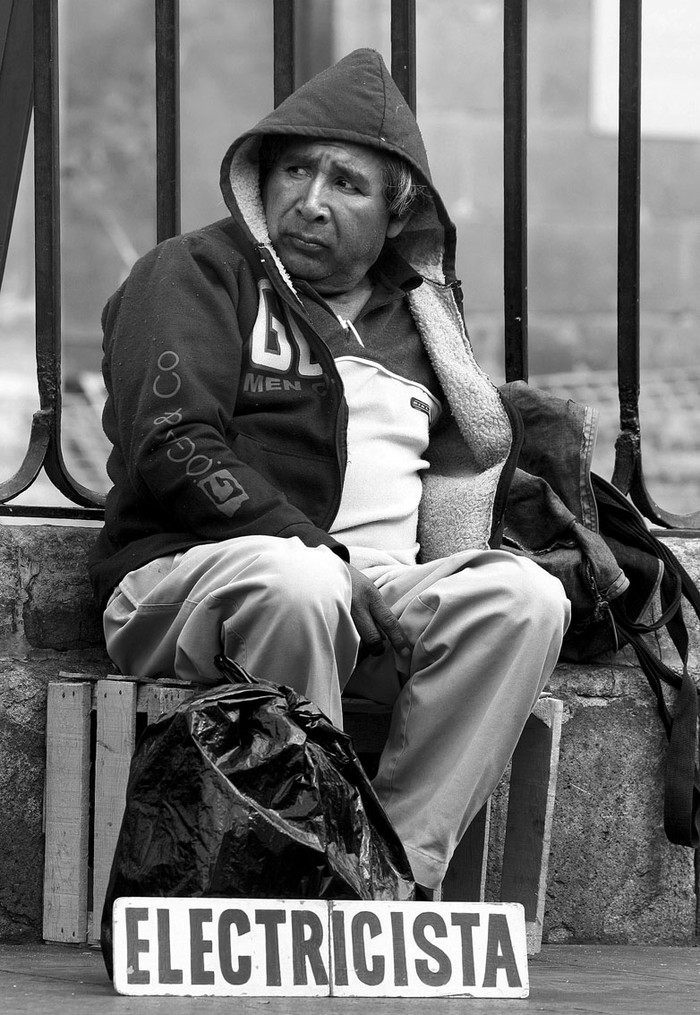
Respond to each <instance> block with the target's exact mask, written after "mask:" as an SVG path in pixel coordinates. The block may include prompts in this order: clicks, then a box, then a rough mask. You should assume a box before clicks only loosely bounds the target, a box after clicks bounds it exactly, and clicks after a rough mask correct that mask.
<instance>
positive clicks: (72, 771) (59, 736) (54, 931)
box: [43, 681, 92, 942]
mask: <svg viewBox="0 0 700 1015" xmlns="http://www.w3.org/2000/svg"><path fill="white" fill-rule="evenodd" d="M91 705H92V688H91V686H90V684H88V683H83V684H76V683H67V682H59V681H56V682H52V683H49V686H48V695H47V715H46V781H45V825H44V828H45V859H44V913H43V935H44V939H45V940H46V941H71V942H82V941H85V939H86V937H87V902H88V900H87V884H88V848H89V841H88V834H89V805H90V710H91Z"/></svg>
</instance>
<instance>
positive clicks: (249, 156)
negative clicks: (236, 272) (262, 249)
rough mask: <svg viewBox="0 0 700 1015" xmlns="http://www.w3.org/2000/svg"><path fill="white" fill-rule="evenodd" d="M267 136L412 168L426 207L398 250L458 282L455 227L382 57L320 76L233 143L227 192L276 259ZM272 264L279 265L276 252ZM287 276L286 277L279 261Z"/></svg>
mask: <svg viewBox="0 0 700 1015" xmlns="http://www.w3.org/2000/svg"><path fill="white" fill-rule="evenodd" d="M265 135H287V136H297V137H313V138H321V139H323V138H328V139H333V140H337V141H348V142H351V143H353V144H363V145H367V146H368V147H370V148H375V149H378V150H379V151H383V152H387V153H390V154H392V155H397V156H399V157H400V158H402V159H404V160H405V161H406V162H408V163H409V164H410V165H411V166H412V168H413V170H414V171H415V173H416V176H417V177H418V179H419V181H420V182H421V183H422V184H423V185H424V187H425V189H426V200H425V201H423V202H421V204H420V207H419V208H418V209H417V210H416V212H415V213H414V214H413V215H412V216H411V218H410V220H409V222H408V223H407V225H406V226H405V227H404V229H403V231H402V232H401V234H400V235H399V236H398V238H397V239H396V240H394V241H392V242H393V245H394V247H395V249H396V250H397V251H398V253H400V254H401V255H402V257H404V258H405V259H406V260H407V261H408V262H409V263H410V264H411V265H412V266H413V268H414V269H415V270H416V271H417V272H418V273H419V274H421V275H423V276H424V277H425V278H428V279H431V280H432V281H435V282H437V283H438V284H443V285H444V284H449V283H451V282H453V281H454V278H455V274H454V252H455V227H454V225H453V223H452V222H451V220H450V218H449V216H448V214H447V211H446V209H445V206H444V204H443V202H442V199H441V198H440V195H439V194H438V193H437V191H436V190H435V188H434V186H433V183H432V180H431V176H430V168H429V166H428V158H427V155H426V152H425V146H424V144H423V139H422V137H421V133H420V130H419V128H418V124H417V123H416V119H415V117H414V115H413V113H412V112H411V109H410V107H409V106H408V105H407V103H406V101H405V99H404V98H403V96H402V95H401V92H400V91H399V89H398V87H397V86H396V84H395V82H394V80H393V78H392V77H391V75H390V74H389V71H388V70H387V67H386V65H385V63H384V61H383V59H382V57H381V56H380V54H379V53H377V52H376V51H375V50H372V49H358V50H355V51H354V52H352V53H350V54H349V55H348V56H346V57H344V58H343V59H342V60H340V61H339V62H338V63H336V64H334V65H333V66H332V67H329V68H328V69H327V70H324V71H322V72H321V73H320V74H317V75H316V76H315V77H313V78H312V79H311V80H310V81H307V82H306V84H304V85H302V86H301V87H300V88H298V89H297V90H296V91H295V92H294V93H293V94H292V95H290V96H289V98H287V99H285V101H284V102H282V103H281V104H280V105H279V106H278V107H277V108H276V109H275V110H274V111H273V112H272V113H270V114H269V115H268V116H266V117H264V118H263V119H262V120H260V122H259V123H258V124H257V125H256V126H255V127H253V128H252V129H251V130H248V131H246V132H245V133H244V134H242V135H241V136H240V137H239V138H238V139H237V140H236V141H234V142H233V144H232V145H231V147H230V148H229V150H228V151H227V153H226V155H225V157H224V161H223V164H222V167H221V190H222V193H223V195H224V200H225V201H226V205H227V207H228V209H229V211H230V212H231V214H232V215H233V217H234V219H235V220H236V221H238V222H239V224H242V225H243V227H244V229H246V230H247V231H248V232H249V233H250V234H251V237H252V242H253V243H254V244H256V245H260V244H262V245H264V246H266V247H268V248H270V250H271V251H272V248H271V247H270V239H269V235H268V231H267V223H266V221H265V215H264V212H263V207H262V199H261V196H260V185H259V167H258V154H259V150H260V144H261V141H262V139H263V137H264V136H265ZM272 256H273V258H274V259H275V260H277V258H276V255H275V254H274V251H272ZM277 265H278V267H279V268H280V271H281V273H282V275H283V276H284V277H285V278H287V275H286V273H285V271H284V269H283V268H282V266H281V264H280V263H279V261H277Z"/></svg>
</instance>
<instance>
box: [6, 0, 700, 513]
mask: <svg viewBox="0 0 700 1015" xmlns="http://www.w3.org/2000/svg"><path fill="white" fill-rule="evenodd" d="M298 8H299V3H298V2H297V3H295V0H273V28H274V31H273V54H274V60H273V65H274V101H275V103H276V104H278V103H279V102H281V101H282V100H283V99H284V98H285V97H286V96H287V95H288V94H289V93H290V92H291V91H292V90H293V88H294V84H295V36H296V32H295V27H296V25H295V22H296V19H297V15H298ZM57 10H58V0H33V3H31V2H29V0H0V136H1V137H2V138H3V149H4V155H3V159H2V160H1V161H0V281H1V280H2V271H3V268H4V264H5V258H6V254H7V247H8V243H9V237H10V230H11V226H12V217H13V211H14V206H15V201H16V196H17V190H18V187H19V178H20V172H21V168H22V164H23V160H24V152H25V148H26V142H27V137H28V130H29V123H30V116H31V113H32V111H33V117H34V151H35V157H34V187H35V266H36V362H37V385H38V392H39V410H38V411H37V412H36V413H35V414H34V417H33V420H32V424H31V432H30V435H29V444H28V449H27V452H26V455H25V458H24V461H23V462H22V464H21V466H20V468H19V469H18V471H17V472H16V473H15V475H14V476H12V477H11V478H10V479H8V480H6V481H5V482H2V483H0V515H15V516H27V517H29V516H35V517H47V518H48V517H58V518H82V519H91V518H96V519H99V518H101V517H102V513H103V503H104V497H103V495H102V494H100V493H98V492H96V491H92V490H90V489H87V488H86V487H84V486H83V485H81V484H80V483H78V482H77V481H76V479H75V478H74V477H73V476H72V475H71V474H70V472H69V470H68V469H67V467H66V464H65V461H64V458H63V454H62V449H61V407H62V401H61V303H60V292H61V287H60V280H61V265H60V223H61V213H60V188H59V117H58V113H59V102H58V98H59V96H58V45H57ZM641 19H642V0H622V2H621V4H620V36H619V38H620V71H619V140H618V267H617V271H618V285H617V306H618V310H617V319H618V335H617V378H618V398H619V419H620V430H619V436H618V438H617V441H616V445H615V466H614V473H613V482H614V483H615V485H616V486H617V487H618V488H619V489H620V490H622V491H623V492H624V493H626V494H629V496H630V498H631V499H632V500H633V502H634V503H635V504H636V505H637V506H638V508H639V509H640V510H641V511H642V513H643V514H644V515H645V516H646V517H647V518H648V519H649V520H650V521H651V522H653V523H656V524H658V525H661V526H664V527H667V528H673V529H676V530H683V529H697V528H698V527H700V512H697V513H694V514H692V515H677V514H673V513H670V512H667V511H664V510H663V509H662V508H660V507H659V506H658V505H657V504H656V503H655V502H654V501H653V500H652V498H651V496H650V494H649V492H648V490H647V487H646V483H645V480H644V474H643V468H642V440H641V429H640V413H639V397H640V317H639V278H640V272H639V267H640V179H641V172H640V161H641V158H640V152H641V145H640V137H641V116H640V110H641V24H642V22H641ZM179 20H180V19H179V2H178V0H155V38H156V45H155V78H156V138H157V180H156V190H157V197H156V218H157V223H156V232H157V239H158V241H161V240H163V239H166V238H168V237H170V236H172V235H175V234H177V233H178V232H179V230H180V126H179V125H180V116H179ZM503 25H504V34H503V108H504V148H503V169H504V238H503V239H504V245H503V250H504V313H505V317H504V326H505V327H504V332H505V349H504V356H505V376H506V380H517V379H521V378H522V379H525V380H527V379H528V304H527V293H528V263H527V225H528V216H527V0H504V5H503ZM31 68H33V73H32V71H31ZM391 72H392V75H393V77H394V79H395V80H396V82H397V84H398V86H399V88H400V89H401V91H402V93H403V94H404V96H405V98H406V101H407V102H408V103H409V105H410V106H411V108H412V109H414V110H415V107H416V3H415V0H391ZM42 468H43V469H44V471H45V472H46V475H47V476H48V477H49V479H50V480H51V482H52V483H53V484H54V486H55V487H56V488H57V489H58V490H59V491H60V492H61V493H62V494H63V495H64V496H65V497H66V498H67V499H68V501H69V502H70V503H71V505H72V506H63V507H52V506H46V507H41V506H36V507H35V506H25V505H22V506H19V505H13V504H12V503H11V502H12V501H13V500H14V499H15V498H17V497H18V496H19V495H20V494H21V493H23V492H24V491H25V490H27V489H28V488H29V487H31V485H32V484H33V483H34V481H35V479H36V477H37V475H38V474H39V472H40V471H41V469H42Z"/></svg>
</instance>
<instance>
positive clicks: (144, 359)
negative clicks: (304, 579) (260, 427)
mask: <svg viewBox="0 0 700 1015" xmlns="http://www.w3.org/2000/svg"><path fill="white" fill-rule="evenodd" d="M246 300H247V305H246V306H244V303H245V301H246ZM256 300H257V292H256V287H255V282H254V280H253V279H252V277H251V276H250V272H249V269H248V268H247V266H246V265H245V262H243V260H242V259H241V258H239V257H238V256H237V255H236V253H235V251H233V250H232V249H231V246H230V243H229V244H224V243H223V242H219V243H218V244H217V242H216V241H215V240H213V239H212V238H211V236H208V237H207V236H205V235H204V234H201V233H200V234H193V235H190V236H186V237H179V238H177V239H174V240H172V241H169V242H168V243H167V244H165V245H162V246H161V247H159V248H157V249H156V250H155V251H153V252H151V254H149V255H147V256H146V257H145V258H143V259H142V260H141V261H140V262H139V263H138V264H137V265H136V267H135V268H134V270H133V272H132V274H131V275H130V277H129V279H128V280H127V282H126V283H125V284H124V286H123V287H122V289H121V290H120V291H119V293H118V294H117V295H116V296H115V297H113V299H112V300H111V301H110V303H109V304H108V306H107V308H106V310H105V315H104V318H103V324H104V329H105V351H106V363H107V367H106V370H105V380H106V383H107V387H108V391H109V394H110V397H109V399H108V404H107V407H106V411H105V430H106V432H107V435H108V437H109V438H110V439H111V440H112V442H113V443H114V444H115V445H116V446H117V447H118V448H119V449H120V451H121V453H122V456H123V459H124V463H125V467H126V470H127V473H128V478H129V482H130V483H131V485H132V486H133V488H134V489H135V490H136V491H137V494H138V496H139V497H140V498H142V499H143V500H144V503H146V504H148V506H149V510H153V509H155V510H156V512H157V513H159V514H161V515H162V516H163V517H164V518H167V524H168V526H169V527H170V528H172V530H173V531H191V532H192V533H193V534H194V535H195V536H196V537H197V538H200V539H202V540H217V539H225V538H230V537H232V536H238V535H248V534H256V533H264V534H269V535H279V536H291V535H298V536H299V537H300V538H301V539H302V540H303V541H304V542H305V543H307V545H318V544H325V545H328V546H330V547H331V548H332V549H334V550H335V551H336V552H338V553H340V554H341V556H344V557H346V556H347V552H346V551H345V549H344V547H341V546H340V544H338V543H337V542H336V541H335V540H333V539H332V538H331V537H330V536H329V535H328V534H327V533H326V532H325V531H323V530H322V529H320V528H318V527H317V526H315V525H314V524H313V523H312V522H311V521H310V520H309V518H308V517H307V516H306V515H305V514H304V513H303V512H301V511H299V510H298V509H297V508H295V507H294V506H293V505H292V504H291V503H290V502H289V501H288V499H287V498H286V497H285V495H284V493H283V492H282V491H281V490H279V489H277V488H276V487H275V486H274V485H272V484H271V483H269V482H268V481H267V480H266V479H265V478H264V477H263V476H262V475H260V473H259V472H257V471H256V469H255V468H254V467H252V466H251V465H250V464H248V463H247V462H245V461H243V460H241V459H240V457H238V456H237V455H236V453H235V450H234V449H235V439H234V438H235V425H234V420H235V413H236V394H237V391H238V383H239V377H240V369H241V353H242V336H241V330H240V326H239V316H240V315H241V314H243V313H244V311H246V310H247V312H248V313H251V312H252V314H253V316H254V312H255V306H254V305H255V303H256Z"/></svg>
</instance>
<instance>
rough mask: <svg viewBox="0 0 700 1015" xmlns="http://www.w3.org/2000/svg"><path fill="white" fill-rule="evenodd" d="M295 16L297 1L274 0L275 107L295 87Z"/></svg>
mask: <svg viewBox="0 0 700 1015" xmlns="http://www.w3.org/2000/svg"><path fill="white" fill-rule="evenodd" d="M294 15H295V0H274V4H273V14H272V21H273V42H272V45H273V65H274V103H275V106H279V104H280V102H284V100H285V99H286V98H287V96H289V95H291V94H292V92H293V91H294V87H295V67H294V21H295V17H294Z"/></svg>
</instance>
